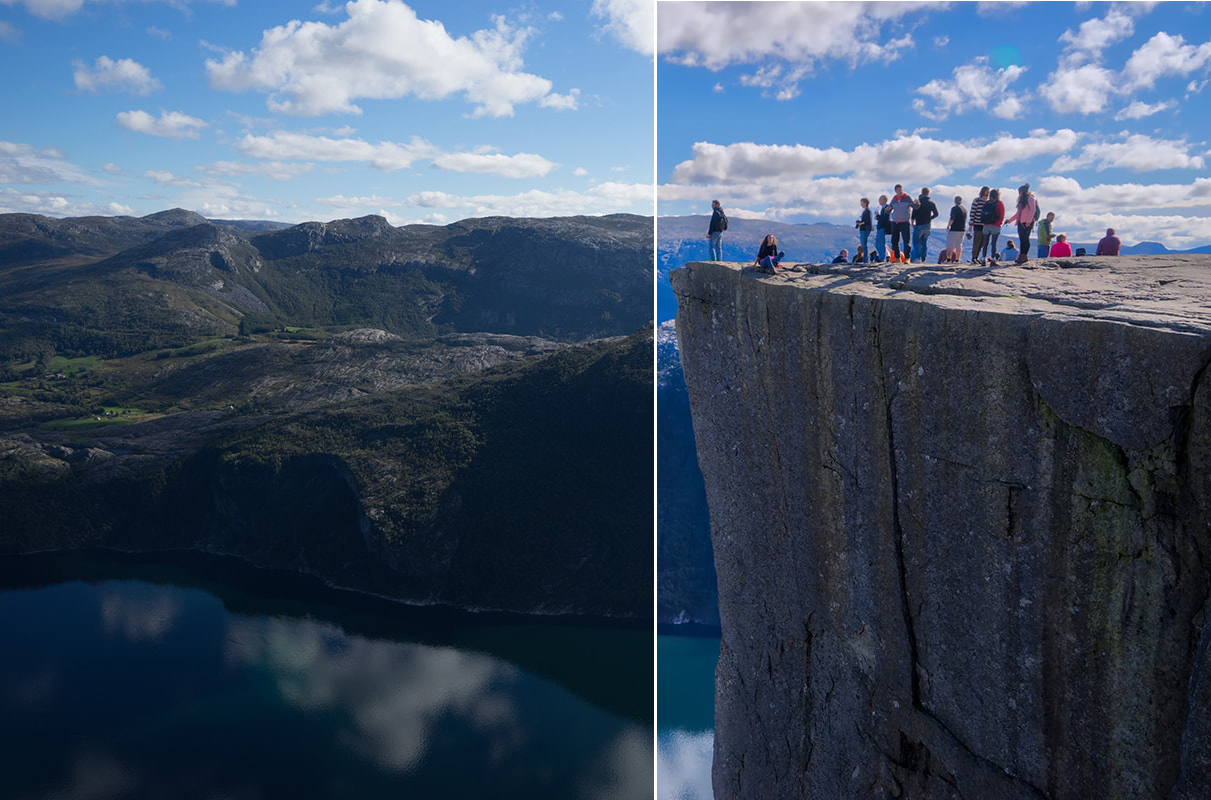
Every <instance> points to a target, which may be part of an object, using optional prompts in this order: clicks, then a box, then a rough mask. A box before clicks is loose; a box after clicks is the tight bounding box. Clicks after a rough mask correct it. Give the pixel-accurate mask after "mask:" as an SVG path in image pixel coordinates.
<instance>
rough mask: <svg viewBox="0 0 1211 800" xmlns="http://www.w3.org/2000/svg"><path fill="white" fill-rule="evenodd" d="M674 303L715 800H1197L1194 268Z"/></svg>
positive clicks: (731, 274) (1201, 562) (737, 276)
mask: <svg viewBox="0 0 1211 800" xmlns="http://www.w3.org/2000/svg"><path fill="white" fill-rule="evenodd" d="M1031 266H1032V268H1031V269H1020V268H1006V269H1000V270H994V271H992V272H989V271H988V270H984V269H974V270H972V269H964V270H956V271H945V270H943V271H938V270H933V269H930V268H926V267H922V268H918V269H908V270H905V269H903V268H900V269H894V268H873V267H871V268H850V267H841V268H838V269H834V268H831V267H807V268H806V269H803V268H799V271H793V272H789V273H785V274H781V275H778V276H762V275H759V274H757V273H754V272H751V271H748V270H742V269H740V268H739V267H738V265H727V264H715V263H710V264H708V263H692V264H689V265H687V267H685V268H684V269H681V270H678V271H677V272H674V273H673V275H672V283H673V287H674V289H675V291H676V293H677V296H678V304H679V312H678V317H677V329H678V336H679V338H680V342H681V348H682V361H683V364H684V369H685V376H686V380H687V383H688V385H689V390H690V398H691V403H692V409H693V415H694V425H695V435H696V438H697V443H698V451H699V459H700V462H701V465H702V468H703V473H704V475H705V478H706V484H707V499H708V502H709V505H710V509H711V527H712V540H713V546H714V550H715V559H716V566H717V569H718V575H719V597H720V615H721V619H722V627H723V640H722V645H721V654H720V661H719V667H718V672H717V687H716V739H715V764H714V787H715V796H716V798H720V799H721V800H722V799H723V798H740V797H743V798H764V797H779V798H792V797H799V798H811V799H812V800H825V799H826V798H855V797H863V798H868V797H875V798H881V797H907V798H967V799H968V800H976V799H977V798H978V799H979V800H997V799H998V798H1057V799H1058V798H1073V799H1075V798H1090V797H1099V798H1195V797H1208V796H1211V778H1209V773H1208V766H1209V764H1211V711H1209V709H1211V681H1208V680H1207V678H1208V674H1209V670H1211V661H1209V657H1208V646H1207V645H1208V640H1209V639H1211V621H1209V620H1208V614H1207V599H1208V585H1209V582H1208V566H1211V561H1209V558H1211V550H1209V544H1211V542H1209V532H1211V386H1209V385H1207V381H1206V379H1205V373H1206V367H1207V365H1208V362H1209V361H1211V280H1209V279H1208V277H1207V273H1208V267H1211V259H1208V258H1206V257H1178V258H1166V257H1153V258H1123V259H1118V260H1114V259H1085V260H1083V261H1082V260H1068V261H1064V262H1059V261H1053V260H1042V261H1037V262H1032V264H1031Z"/></svg>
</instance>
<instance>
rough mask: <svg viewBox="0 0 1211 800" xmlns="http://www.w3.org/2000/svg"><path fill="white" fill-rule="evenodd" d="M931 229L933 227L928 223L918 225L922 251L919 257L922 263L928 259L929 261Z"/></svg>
mask: <svg viewBox="0 0 1211 800" xmlns="http://www.w3.org/2000/svg"><path fill="white" fill-rule="evenodd" d="M930 230H931V229H930V227H929V226H928V225H918V226H917V240H918V241H919V242H920V243H921V244H920V249H921V252H920V253H919V254H918V255H917V258H918V259H919V260H920V261H921V262H922V263H928V261H929V232H930Z"/></svg>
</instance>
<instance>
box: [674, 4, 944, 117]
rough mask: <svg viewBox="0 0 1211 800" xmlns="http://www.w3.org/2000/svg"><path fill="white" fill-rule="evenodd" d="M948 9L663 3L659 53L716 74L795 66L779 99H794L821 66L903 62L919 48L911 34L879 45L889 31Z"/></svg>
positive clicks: (849, 5)
mask: <svg viewBox="0 0 1211 800" xmlns="http://www.w3.org/2000/svg"><path fill="white" fill-rule="evenodd" d="M943 5H945V4H944V3H900V2H887V3H883V2H874V3H860V2H854V3H784V2H752V3H747V2H746V3H716V2H684V3H682V2H678V3H672V2H665V3H659V4H657V10H656V13H657V16H658V18H659V20H658V25H657V32H656V35H657V41H656V46H657V51H658V52H659V53H661V54H662V55H664V56H665V57H666V58H668V59H669V60H670V61H673V62H676V63H680V64H685V65H687V66H695V67H706V68H707V69H711V70H719V69H722V68H724V67H726V66H729V65H732V64H758V63H764V62H766V61H768V60H770V59H779V60H782V61H785V62H788V63H790V64H793V65H796V69H794V70H792V71H790V72H788V73H787V74H786V75H785V76H784V78H783V82H782V83H781V84H779V87H780V88H779V89H778V92H779V94H780V95H782V96H783V97H785V98H789V97H793V96H795V95H796V94H797V93H798V91H799V89H798V81H799V80H801V79H802V78H804V77H806V76H808V75H810V74H811V73H812V70H813V69H814V66H815V64H816V63H818V62H820V61H826V60H837V61H843V62H847V63H849V64H850V65H851V66H856V65H857V64H860V63H863V62H868V61H887V60H891V59H895V58H899V56H900V54H901V53H902V52H905V51H909V50H911V49H912V48H913V47H914V46H915V44H916V43H915V42H914V41H913V39H912V36H911V35H910V34H908V33H906V32H898V33H897V34H896V35H888V36H887V37H886V41H881V39H882V38H883V35H884V27H885V25H888V26H889V23H894V22H895V21H897V20H898V19H899V18H900V17H902V16H904V15H907V14H917V13H920V12H922V11H927V10H929V9H931V8H933V7H940V6H943ZM758 72H759V73H760V70H759V71H758ZM756 77H757V75H754V78H756ZM765 77H766V78H768V77H769V76H768V75H766V76H765ZM755 85H760V84H755Z"/></svg>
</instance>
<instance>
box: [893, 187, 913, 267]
mask: <svg viewBox="0 0 1211 800" xmlns="http://www.w3.org/2000/svg"><path fill="white" fill-rule="evenodd" d="M912 208H913V202H912V198H911V197H909V196H908V195H907V194H906V193H905V191H904V187H903V186H902V185H901V184H898V183H897V184H896V194H895V197H893V198H892V199H891V252H892V259H891V260H892V261H899V262H905V261H908V259H909V257H910V256H911V255H912V249H911V245H910V239H911V231H912V224H911V222H910V220H911V219H912ZM901 239H903V240H904V252H903V254H901V252H900V240H901Z"/></svg>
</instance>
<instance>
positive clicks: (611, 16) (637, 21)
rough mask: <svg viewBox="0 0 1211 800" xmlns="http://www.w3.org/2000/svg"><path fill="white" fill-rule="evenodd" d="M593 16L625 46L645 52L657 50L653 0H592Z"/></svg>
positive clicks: (648, 53)
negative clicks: (601, 21)
mask: <svg viewBox="0 0 1211 800" xmlns="http://www.w3.org/2000/svg"><path fill="white" fill-rule="evenodd" d="M592 13H593V16H595V17H598V18H601V19H603V20H604V22H603V23H602V29H603V30H605V31H606V32H607V33H609V34H610V35H612V36H613V37H614V38H615V39H617V40H618V41H619V42H621V43H622V44H623V45H624V46H625V47H628V48H630V49H631V50H634V51H635V52H637V53H640V54H642V55H645V56H650V55H652V54H653V53H654V52H655V50H656V43H655V28H656V3H654V2H653V1H652V0H593V11H592Z"/></svg>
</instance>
